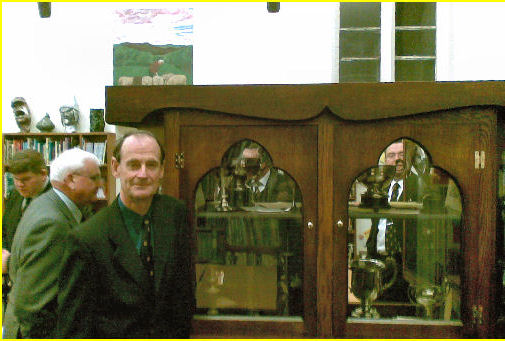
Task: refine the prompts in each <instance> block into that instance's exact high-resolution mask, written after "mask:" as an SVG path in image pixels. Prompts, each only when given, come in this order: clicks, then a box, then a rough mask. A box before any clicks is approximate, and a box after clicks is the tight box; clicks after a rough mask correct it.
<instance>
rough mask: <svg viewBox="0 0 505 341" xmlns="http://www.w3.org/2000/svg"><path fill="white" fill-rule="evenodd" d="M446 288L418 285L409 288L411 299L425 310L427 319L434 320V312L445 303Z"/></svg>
mask: <svg viewBox="0 0 505 341" xmlns="http://www.w3.org/2000/svg"><path fill="white" fill-rule="evenodd" d="M445 292H446V290H445V288H444V287H443V286H440V285H431V284H426V285H417V286H410V287H409V298H410V300H411V301H412V302H413V303H417V304H419V305H421V306H422V307H423V308H424V312H425V318H427V319H430V320H431V319H433V311H434V309H435V308H437V307H439V306H440V305H441V304H442V303H443V302H444V301H445V296H446V295H445Z"/></svg>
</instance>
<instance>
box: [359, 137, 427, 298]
mask: <svg viewBox="0 0 505 341" xmlns="http://www.w3.org/2000/svg"><path fill="white" fill-rule="evenodd" d="M385 164H386V165H390V166H395V167H396V172H395V175H394V177H393V179H392V181H391V182H390V183H389V184H388V185H387V188H386V192H387V193H388V199H389V201H390V202H391V201H417V177H416V176H415V175H413V174H410V175H409V176H406V173H407V166H406V162H405V151H404V141H403V140H397V141H395V142H393V143H392V144H390V145H389V146H388V147H387V148H386V150H385ZM366 247H367V255H368V257H369V258H375V259H380V260H383V261H385V262H386V263H388V262H390V261H391V258H392V259H394V261H396V265H397V269H398V277H397V279H396V281H395V283H394V284H393V285H392V286H391V287H390V288H389V289H387V290H385V291H384V292H383V294H382V295H381V297H380V299H381V300H388V301H405V302H407V301H408V293H407V290H408V285H409V284H408V282H407V281H405V279H404V278H403V271H402V250H403V221H401V220H395V219H386V218H380V219H372V228H371V231H370V235H369V237H368V240H367V242H366ZM386 265H388V264H386ZM391 269H392V268H391V266H388V270H387V271H386V274H385V277H386V279H388V278H389V277H391V276H392V270H391Z"/></svg>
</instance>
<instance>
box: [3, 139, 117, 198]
mask: <svg viewBox="0 0 505 341" xmlns="http://www.w3.org/2000/svg"><path fill="white" fill-rule="evenodd" d="M115 142H116V134H114V133H107V132H103V133H102V132H99V133H7V134H3V135H2V151H3V154H2V155H3V156H2V179H3V200H4V199H5V197H6V195H7V193H9V191H10V190H11V189H12V188H13V186H14V183H13V181H12V177H11V176H9V174H6V172H5V165H6V164H7V162H8V161H9V160H10V158H11V157H12V155H14V153H15V152H17V151H20V150H24V149H35V150H38V151H39V152H40V153H42V155H43V156H44V159H45V160H46V163H47V166H48V168H49V167H50V163H51V161H52V160H54V158H56V157H57V156H58V155H59V154H60V153H62V152H63V151H65V150H67V149H70V148H74V147H80V148H81V149H83V150H86V151H89V152H92V153H93V154H95V155H96V156H97V157H98V159H99V160H100V171H101V173H102V177H103V179H104V182H103V183H104V188H103V194H100V193H99V198H100V199H101V200H100V202H99V203H98V204H97V207H102V206H105V205H106V204H107V203H110V202H112V201H113V200H114V199H115V197H116V180H115V178H114V177H113V176H112V172H111V169H110V168H111V156H112V151H113V149H114V145H115Z"/></svg>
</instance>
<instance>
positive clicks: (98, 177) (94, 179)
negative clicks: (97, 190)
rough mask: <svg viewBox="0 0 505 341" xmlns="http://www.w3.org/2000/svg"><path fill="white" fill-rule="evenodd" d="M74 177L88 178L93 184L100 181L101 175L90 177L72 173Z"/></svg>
mask: <svg viewBox="0 0 505 341" xmlns="http://www.w3.org/2000/svg"><path fill="white" fill-rule="evenodd" d="M74 175H79V176H82V177H85V178H88V179H90V180H91V181H93V182H99V181H102V175H100V174H95V175H91V176H90V175H84V174H79V173H74Z"/></svg>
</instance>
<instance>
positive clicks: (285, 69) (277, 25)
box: [193, 2, 338, 84]
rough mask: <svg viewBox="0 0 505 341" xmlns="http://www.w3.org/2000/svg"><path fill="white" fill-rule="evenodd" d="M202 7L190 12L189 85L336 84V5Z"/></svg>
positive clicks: (219, 4)
mask: <svg viewBox="0 0 505 341" xmlns="http://www.w3.org/2000/svg"><path fill="white" fill-rule="evenodd" d="M280 8H281V9H280V11H279V12H278V13H268V12H267V9H266V3H265V2H252V3H218V4H216V3H212V4H209V3H204V4H199V5H198V7H195V40H194V57H193V58H194V60H193V62H194V69H193V73H194V80H195V81H194V83H195V84H261V83H263V84H299V83H330V82H334V81H335V80H336V72H335V70H334V67H335V66H336V65H335V64H336V63H335V60H336V58H337V56H336V54H335V51H336V48H335V44H336V39H337V37H338V34H337V32H336V29H335V28H336V27H337V18H338V11H337V9H338V5H337V4H336V3H296V2H291V3H281V6H280Z"/></svg>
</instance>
